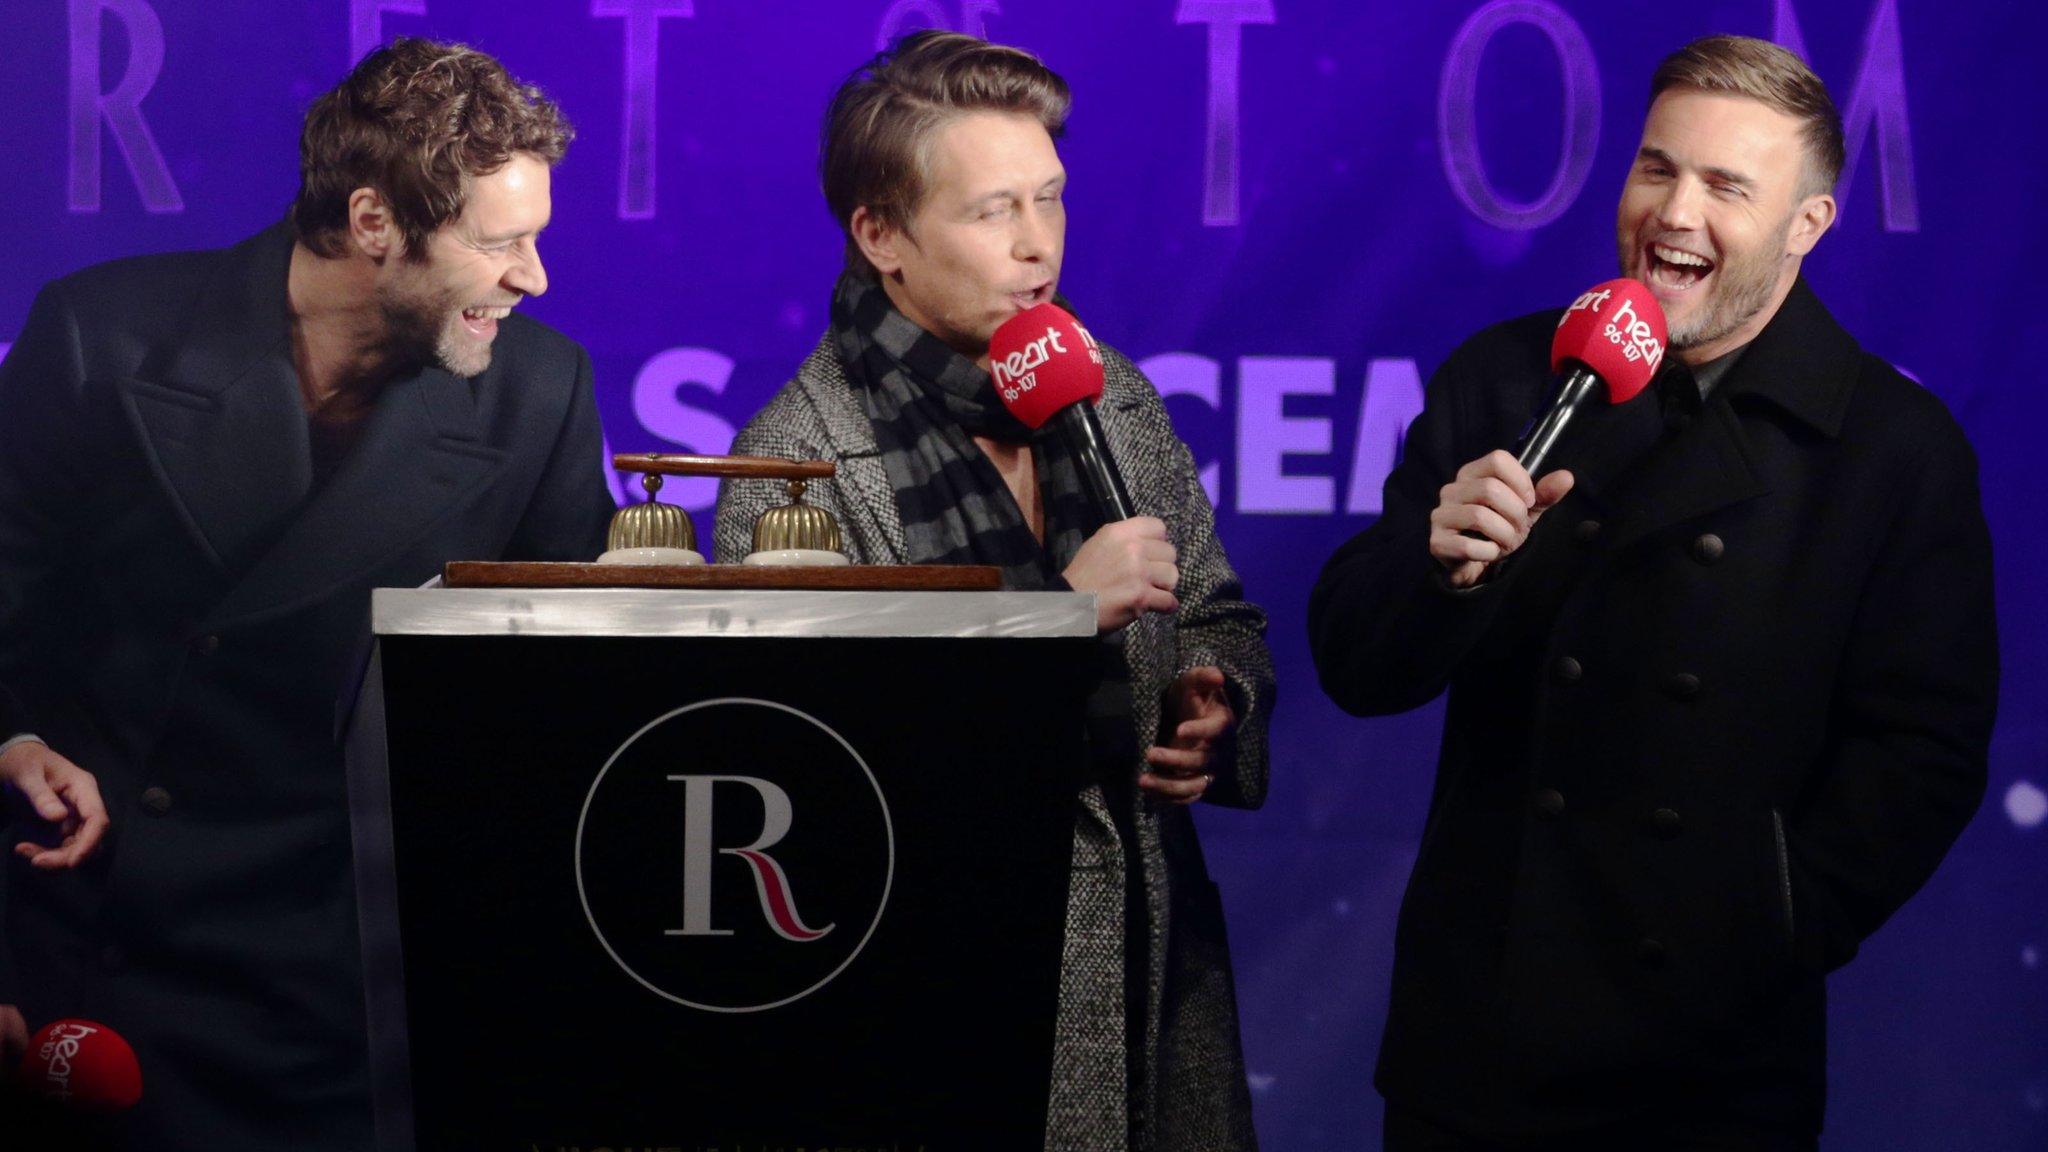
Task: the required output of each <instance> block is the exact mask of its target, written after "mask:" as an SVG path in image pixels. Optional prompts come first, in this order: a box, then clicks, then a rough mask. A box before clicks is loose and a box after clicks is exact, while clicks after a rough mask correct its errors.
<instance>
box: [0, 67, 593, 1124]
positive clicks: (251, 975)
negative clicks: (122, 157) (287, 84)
mask: <svg viewBox="0 0 2048 1152" xmlns="http://www.w3.org/2000/svg"><path fill="white" fill-rule="evenodd" d="M570 136H571V132H570V128H569V126H568V124H567V123H566V122H565V121H564V120H563V118H562V116H561V114H560V112H559V110H558V109H557V108H556V107H555V105H554V104H553V103H552V102H550V101H549V100H548V99H547V98H546V97H544V96H543V95H541V93H540V92H538V91H537V90H535V89H533V88H531V87H528V86H524V85H521V84H519V83H518V82H517V81H516V80H514V79H513V78H512V77H511V76H509V75H508V74H507V73H506V71H505V69H504V67H503V66H502V65H500V64H499V63H498V62H497V61H496V60H494V59H492V58H491V57H489V56H487V55H485V54H483V53H481V52H477V51H474V50H472V49H469V48H465V47H462V46H460V45H448V44H437V43H432V42H428V41H423V40H399V41H396V42H394V43H393V44H392V45H390V46H389V47H387V48H384V49H382V50H379V51H377V52H375V53H372V54H371V55H370V56H369V57H367V58H366V59H365V60H364V61H363V62H362V63H361V64H360V65H358V66H357V67H356V69H355V70H354V71H353V72H352V73H351V74H350V75H349V76H348V77H347V78H346V79H345V80H343V81H342V83H341V84H340V85H339V86H337V87H336V88H335V89H334V90H333V91H331V92H329V93H327V94H325V95H324V96H321V97H320V98H319V99H318V100H316V101H315V102H314V104H313V106H312V108H311V109H310V110H309V111H308V113H307V116H306V124H305V132H304V137H303V139H302V142H301V176H302V184H301V188H300V191H299V195H298V197H297V200H296V202H295V203H294V204H293V207H292V211H291V216H290V219H289V220H288V221H285V222H281V223H279V224H277V225H276V226H274V227H271V228H269V229H267V230H265V231H264V232H262V233H260V234H258V235H256V236H254V237H252V238H250V239H249V240H247V241H244V242H243V243H241V244H238V245H236V246H234V247H232V248H228V249H223V250H218V251H210V252H197V253H186V254H179V255H172V256H150V257H142V258H138V259H132V260H124V261H117V262H114V263H111V264H104V265H100V266H98V267H94V268H89V269H86V270H85V271H82V272H79V273H76V274H74V275H71V276H67V277H65V278H63V279H60V280H57V281H55V282H53V283H51V284H50V285H48V286H46V287H45V288H44V289H43V291H42V292H41V293H40V294H39V295H38V297H37V299H36V302H35V305H34V307H33V308H32V310H31V312H30V315H29V318H28V322H27V324H26V326H25V327H24V328H23V330H22V334H21V337H20V339H19V340H18V341H17V342H16V343H15V345H14V347H13V349H12V351H11V353H10V354H9V355H8V357H7V359H6V360H5V361H4V363H0V781H4V782H5V784H6V785H7V790H8V792H9V793H10V798H11V799H13V800H14V801H15V804H14V814H15V817H16V820H15V823H14V824H13V825H11V826H10V829H9V830H10V833H11V834H10V835H8V836H7V837H6V842H7V844H8V845H9V846H10V847H11V848H13V852H12V853H11V859H9V860H8V870H7V874H6V879H5V887H4V889H0V913H4V917H5V935H4V943H0V1006H4V1007H0V1039H4V1040H5V1041H6V1045H7V1046H8V1047H9V1048H10V1049H11V1050H10V1052H9V1053H8V1055H10V1056H12V1055H13V1050H18V1046H19V1045H20V1044H21V1042H22V1040H23V1039H24V1038H25V1035H26V1028H27V1024H28V1022H29V1021H34V1022H37V1023H41V1022H43V1021H46V1020H48V1019H51V1018H55V1017H62V1016H77V1017H83V1018H87V1019H91V1020H96V1021H99V1022H102V1023H104V1024H106V1025H108V1026H110V1027H111V1028H113V1029H114V1030H115V1031H116V1032H119V1033H120V1034H122V1035H123V1036H125V1037H126V1038H127V1039H128V1040H129V1041H131V1042H132V1043H133V1045H134V1047H135V1049H136V1054H137V1056H138V1058H139V1060H140V1063H141V1067H142V1075H143V1081H144V1094H143V1100H142V1103H141V1104H140V1105H139V1106H138V1107H137V1108H136V1109H135V1111H134V1112H133V1113H131V1114H129V1115H127V1116H125V1117H122V1118H120V1119H119V1120H118V1122H117V1123H115V1124H113V1125H112V1126H110V1127H109V1128H108V1129H107V1130H106V1131H104V1132H103V1133H101V1134H100V1135H103V1136H105V1137H107V1138H108V1140H109V1142H111V1143H114V1144H117V1145H119V1146H124V1147H129V1148H147V1149H151V1150H152V1152H163V1150H175V1149H256V1148H263V1149H272V1148H279V1149H281V1148H291V1149H295V1150H300V1152H304V1150H313V1149H337V1150H339V1149H352V1150H353V1149H362V1148H365V1147H368V1146H369V1145H370V1143H371V1139H372V1137H371V1130H370V1129H371V1125H370V1114H369V1108H368V1092H367V1079H366V1072H365V1051H364V1039H363V1037H364V1024H363V1018H362V1016H363V993H362V987H361V985H362V978H361V957H360V951H359V946H358V942H357V931H356V919H355V899H354V893H353V888H352V884H351V881H350V855H349V846H350V836H349V825H348V812H347V806H346V802H345V794H344V789H343V774H342V754H341V748H340V744H339V740H338V735H337V730H338V727H339V723H338V720H337V716H338V715H339V714H340V713H341V712H342V711H343V710H344V708H345V706H346V704H347V702H348V698H349V695H350V691H351V686H352V684H353V681H354V678H355V675H356V673H357V672H358V670H359V668H360V661H361V657H362V652H363V650H364V645H365V643H366V640H367V634H368V628H367V625H368V616H369V612H368V609H369V599H370V590H371V589H372V588H376V587H383V586H394V585H396V586H411V585H416V584H418V583H420V582H421V581H423V580H425V579H427V578H429V577H431V576H433V575H434V574H436V573H437V572H439V571H440V568H441V565H442V564H443V563H444V562H445V561H447V560H450V559H456V558H477V557H502V558H523V559H584V558H588V557H589V556H591V555H594V554H595V553H596V552H597V551H598V550H599V548H600V547H601V542H602V539H603V534H604V528H605V523H606V519H607V517H608V515H609V512H610V508H611V501H610V500H609V498H608V497H607V495H606V491H605V484H604V480H603V474H602V472H601V470H600V464H601V453H602V448H601V436H600V433H599V429H598V420H597V412H596V407H595V403H594V400H593V397H592V394H591V381H590V360H589V357H588V356H587V355H585V353H584V351H583V349H582V348H580V347H578V346H577V345H576V344H574V343H573V342H571V341H569V340H567V339H565V338H564V337H562V336H561V335H559V334H558V333H555V332H553V331H551V330H549V329H548V328H546V327H543V326H542V325H540V324H538V323H536V322H534V321H531V320H528V319H526V318H524V317H522V316H519V315H517V314H516V313H515V312H514V309H515V308H516V307H517V306H518V305H519V304H520V303H521V302H523V301H524V300H525V299H526V298H527V297H529V296H538V295H540V294H541V293H542V292H544V291H546V289H547V275H546V272H545V270H544V269H543V267H542V265H541V261H540V255H539V253H538V251H537V249H536V242H537V239H538V237H539V235H540V233H541V230H542V229H543V228H545V227H546V226H547V223H548V218H549V214H550V210H551V203H550V198H549V175H550V169H551V168H552V166H553V165H554V164H555V162H556V161H558V160H560V159H561V156H562V154H563V150H564V149H565V148H566V147H567V145H568V142H569V139H570ZM17 841H18V842H19V843H17ZM67 1123H68V1121H67ZM67 1135H75V1134H70V1133H67ZM67 1146H69V1145H67Z"/></svg>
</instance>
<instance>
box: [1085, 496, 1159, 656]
mask: <svg viewBox="0 0 2048 1152" xmlns="http://www.w3.org/2000/svg"><path fill="white" fill-rule="evenodd" d="M1174 557H1175V553H1174V550H1173V545H1172V544H1171V543H1169V542H1168V541H1167V539H1166V523H1165V521H1163V520H1160V519H1158V518H1157V517H1153V516H1136V517H1133V518H1131V519H1129V520H1119V521H1117V522H1116V523H1114V524H1105V525H1103V526H1102V530H1101V531H1099V532H1097V533H1096V534H1095V535H1093V536H1090V537H1089V538H1088V542H1087V543H1085V544H1083V545H1081V550H1080V551H1079V552H1076V553H1074V562H1073V563H1072V564H1069V565H1067V570H1066V571H1065V572H1063V573H1061V575H1062V576H1065V577H1066V578H1067V583H1068V584H1070V585H1072V586H1073V588H1074V590H1075V591H1076V592H1093V593H1095V630H1096V631H1097V632H1114V631H1116V630H1117V629H1119V628H1121V627H1123V626H1124V625H1126V624H1129V623H1130V622H1131V621H1133V620H1136V619H1137V618H1138V617H1140V616H1143V615H1144V614H1145V613H1147V612H1171V611H1173V610H1174V609H1175V608H1178V607H1180V601H1178V600H1176V599H1174V597H1173V588H1174V585H1176V584H1179V583H1180V569H1179V568H1176V567H1174Z"/></svg>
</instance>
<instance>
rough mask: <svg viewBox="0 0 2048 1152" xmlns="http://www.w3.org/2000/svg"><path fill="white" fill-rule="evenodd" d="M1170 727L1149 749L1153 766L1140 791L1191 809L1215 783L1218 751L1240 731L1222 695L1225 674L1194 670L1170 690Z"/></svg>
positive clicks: (1209, 668)
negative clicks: (1163, 739) (1162, 740)
mask: <svg viewBox="0 0 2048 1152" xmlns="http://www.w3.org/2000/svg"><path fill="white" fill-rule="evenodd" d="M1166 722H1167V723H1168V724H1170V725H1172V726H1173V734H1172V735H1171V736H1169V737H1168V738H1167V741H1166V743H1165V744H1163V745H1161V744H1155V745H1153V746H1152V747H1150V748H1147V749H1146V750H1145V763H1146V764H1147V765H1148V766H1149V767H1148V768H1147V770H1146V771H1144V772H1142V773H1140V774H1139V775H1138V787H1140V788H1142V789H1144V790H1145V791H1147V792H1150V793H1152V794H1153V795H1154V796H1157V797H1159V798H1160V799H1162V800H1171V801H1173V802H1174V803H1176V804H1193V803H1194V802H1195V801H1197V800H1200V799H1201V798H1202V793H1204V792H1207V791H1208V790H1209V785H1210V784H1211V783H1213V782H1214V781H1215V779H1216V775H1215V757H1216V748H1217V747H1218V746H1219V745H1221V744H1222V743H1223V738H1224V737H1226V736H1228V735H1230V730H1231V729H1232V728H1235V727H1237V713H1236V712H1233V711H1232V710H1231V708H1230V695H1229V693H1227V692H1225V691H1224V690H1223V670H1222V669H1221V668H1217V667H1215V666H1213V665H1206V664H1205V665H1203V666H1202V667H1200V668H1190V669H1188V670H1187V671H1185V672H1183V673H1181V674H1180V676H1179V677H1178V678H1177V679H1175V680H1174V682H1173V683H1172V684H1170V685H1168V686H1167V688H1166Z"/></svg>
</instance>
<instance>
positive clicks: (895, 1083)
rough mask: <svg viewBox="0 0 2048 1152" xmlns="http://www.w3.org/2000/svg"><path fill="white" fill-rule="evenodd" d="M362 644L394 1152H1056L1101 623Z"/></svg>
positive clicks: (693, 624) (366, 872) (369, 935)
mask: <svg viewBox="0 0 2048 1152" xmlns="http://www.w3.org/2000/svg"><path fill="white" fill-rule="evenodd" d="M849 602H850V603H849ZM375 616H376V630H377V632H378V646H377V651H376V654H375V656H374V657H373V660H372V667H371V672H370V676H369V680H368V683H366V685H365V689H364V693H363V698H362V703H361V704H360V705H359V707H358V709H357V713H356V716H355V722H354V725H353V733H352V738H351V742H350V776H351V790H352V804H353V806H354V810H355V819H356V842H357V845H356V846H357V858H358V883H359V893H360V899H361V903H362V908H363V922H364V944H365V960H366V970H367V973H368V978H369V982H370V1011H371V1021H372V1053H373V1057H372V1061H373V1079H374V1084H375V1095H376V1098H377V1106H378V1113H379V1140H380V1144H381V1145H382V1146H383V1147H384V1148H386V1149H412V1148H417V1149H420V1150H423V1152H441V1150H444V1149H446V1150H456V1149H460V1150H463V1152H491V1150H495V1149H506V1150H508V1152H510V1150H515V1149H516V1150H518V1152H531V1150H534V1149H539V1150H542V1152H556V1150H557V1149H560V1150H567V1149H572V1148H574V1149H590V1148H615V1149H617V1148H635V1149H638V1148H674V1149H689V1150H692V1152H697V1150H700V1149H713V1148H716V1149H720V1150H721V1152H735V1150H737V1149H748V1150H750V1152H752V1150H762V1152H765V1150H769V1149H795V1148H806V1149H818V1148H867V1149H892V1150H893V1149H902V1150H905V1152H908V1150H911V1149H920V1148H922V1149H929V1150H931V1152H939V1150H942V1149H1037V1148H1039V1147H1040V1146H1041V1145H1042V1142H1043V1131H1044V1128H1043V1126H1044V1113H1045V1104H1046V1096H1047V1092H1048V1089H1049V1086H1050V1057H1051V1049H1052V1042H1053V1021H1054V1015H1055V1009H1056V1006H1057V998H1058V978H1059V968H1060V952H1061V941H1062V933H1063V924H1064V915H1065V902H1066V891H1067V884H1068V871H1069V868H1070V862H1071V840H1072V830H1073V822H1074V819H1075V816H1076V813H1077V811H1078V804H1077V802H1076V794H1077V792H1078V790H1079V789H1080V788H1081V786H1082V785H1083V783H1084V776H1085V771H1086V768H1085V765H1086V751H1085V748H1084V745H1083V735H1082V733H1083V725H1082V720H1081V718H1082V714H1083V709H1084V706H1085V700H1086V697H1087V694H1088V692H1089V690H1090V688H1091V677H1092V676H1093V674H1094V667H1095V661H1096V654H1095V643H1096V642H1095V641H1094V639H1093V638H1092V634H1093V620H1094V614H1093V605H1092V599H1091V598H1088V597H1084V596H1075V595H1072V594H1018V593H965V594H951V593H901V594H897V593H862V594H858V595H847V594H843V593H842V594H824V595H823V596H821V597H814V596H813V595H812V594H806V593H697V592H660V591H640V590H634V591H626V593H625V595H623V596H622V595H621V594H620V592H618V591H609V590H608V591H603V592H589V591H546V592H504V591H496V590H491V591H482V592H472V591H466V590H436V589H428V590H415V591H405V592H379V593H378V594H377V603H376V605H375Z"/></svg>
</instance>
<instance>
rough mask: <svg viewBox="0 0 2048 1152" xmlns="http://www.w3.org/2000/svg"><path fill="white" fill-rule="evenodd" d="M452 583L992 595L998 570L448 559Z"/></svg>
mask: <svg viewBox="0 0 2048 1152" xmlns="http://www.w3.org/2000/svg"><path fill="white" fill-rule="evenodd" d="M441 583H442V584H443V585H445V586H446V587H449V588H702V589H720V590H723V589H749V590H789V591H820V592H994V591H997V590H999V589H1001V588H1002V586H1003V580H1002V571H1001V570H1000V569H997V568H994V567H990V566H987V565H979V564H876V565H847V566H844V567H817V568H793V567H773V566H761V567H752V566H748V565H742V564H691V565H642V564H565V563H502V562H495V561H484V560H456V561H451V562H450V563H449V564H448V565H447V566H446V567H445V568H444V569H443V570H442V575H441Z"/></svg>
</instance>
